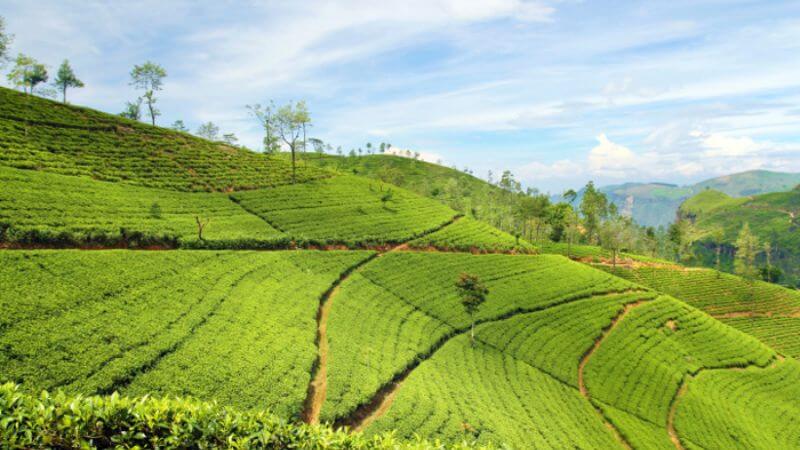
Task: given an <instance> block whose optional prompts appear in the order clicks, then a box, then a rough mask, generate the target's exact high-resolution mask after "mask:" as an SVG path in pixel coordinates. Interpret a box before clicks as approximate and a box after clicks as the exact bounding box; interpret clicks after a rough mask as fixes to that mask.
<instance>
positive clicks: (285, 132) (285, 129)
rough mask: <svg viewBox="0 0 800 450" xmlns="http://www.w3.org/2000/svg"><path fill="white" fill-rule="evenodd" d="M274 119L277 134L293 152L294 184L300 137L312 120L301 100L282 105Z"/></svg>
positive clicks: (294, 181)
mask: <svg viewBox="0 0 800 450" xmlns="http://www.w3.org/2000/svg"><path fill="white" fill-rule="evenodd" d="M272 120H273V125H274V127H275V132H276V134H277V135H278V137H279V138H280V139H281V140H282V141H283V142H284V144H286V146H287V147H289V151H290V152H292V184H294V183H296V182H297V155H296V152H297V147H298V145H299V138H300V135H301V133H304V130H305V127H306V125H307V124H308V123H310V120H311V119H310V116H309V114H308V110H307V109H306V104H305V102H303V101H299V102H297V103H295V104H292V103H291V102H289V103H287V104H285V105H283V106H281V107H280V108H278V110H277V111H276V112H275V116H274V117H273V119H272Z"/></svg>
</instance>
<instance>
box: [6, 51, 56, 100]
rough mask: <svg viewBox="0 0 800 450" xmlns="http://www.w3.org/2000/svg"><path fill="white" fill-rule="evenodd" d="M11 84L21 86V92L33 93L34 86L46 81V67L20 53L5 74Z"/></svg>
mask: <svg viewBox="0 0 800 450" xmlns="http://www.w3.org/2000/svg"><path fill="white" fill-rule="evenodd" d="M6 78H7V79H8V81H9V82H10V83H11V85H12V86H14V87H17V88H22V90H23V92H25V93H27V94H33V91H34V90H35V89H36V86H37V85H39V84H40V83H44V82H46V81H47V78H48V75H47V67H45V65H44V64H40V63H39V62H38V61H36V60H35V59H33V58H31V57H30V56H27V55H24V54H22V53H20V54H18V55H17V58H16V59H15V60H14V67H13V68H12V69H11V71H10V72H9V73H8V74H7V75H6Z"/></svg>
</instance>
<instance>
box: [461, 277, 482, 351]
mask: <svg viewBox="0 0 800 450" xmlns="http://www.w3.org/2000/svg"><path fill="white" fill-rule="evenodd" d="M456 290H457V291H458V295H459V297H461V305H462V306H463V307H464V311H466V312H467V314H469V318H470V321H471V322H472V324H471V325H470V332H469V340H470V342H471V343H472V345H473V346H475V313H476V312H478V309H479V308H480V306H481V305H482V304H483V302H485V301H486V296H487V295H489V288H487V287H486V286H485V285H484V284H483V282H481V280H480V278H478V277H477V276H476V275H470V274H468V273H462V274H461V275H459V277H458V281H456Z"/></svg>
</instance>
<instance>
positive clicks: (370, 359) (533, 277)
mask: <svg viewBox="0 0 800 450" xmlns="http://www.w3.org/2000/svg"><path fill="white" fill-rule="evenodd" d="M462 272H469V273H471V274H474V275H476V276H478V277H479V278H480V279H481V280H482V281H483V282H484V283H485V285H486V287H487V288H488V289H489V291H490V293H489V295H488V296H487V298H486V302H485V303H484V304H483V305H482V306H481V308H480V310H479V311H478V312H477V313H476V314H475V319H476V321H477V323H482V322H486V321H489V320H496V319H498V318H501V317H504V316H506V315H509V314H515V313H519V312H521V311H533V310H536V309H539V308H544V307H547V306H552V305H555V304H559V303H562V302H566V301H569V300H570V299H576V298H584V297H591V296H593V295H602V294H605V293H609V292H617V291H623V290H626V289H629V288H631V287H633V285H631V284H629V283H626V282H624V281H622V280H620V279H619V278H616V277H612V276H610V275H607V274H604V273H602V272H600V271H597V270H594V269H591V268H590V267H587V266H585V265H583V264H578V263H574V262H571V261H569V260H567V259H566V258H562V257H559V256H549V255H548V256H530V255H470V254H458V253H427V254H426V253H409V252H392V253H389V254H386V255H384V256H382V257H381V258H378V259H376V260H375V261H373V262H371V263H370V264H368V265H367V266H365V267H363V268H362V269H361V270H360V271H359V272H358V273H356V274H353V275H352V276H351V277H350V278H349V279H348V280H347V281H345V282H344V283H343V284H342V286H341V289H340V291H339V293H338V294H337V296H336V298H335V299H334V307H333V308H332V310H331V313H330V318H329V320H328V336H329V341H330V357H329V367H328V395H327V400H326V403H325V405H323V410H322V413H323V419H327V420H333V419H336V418H341V417H344V416H346V415H347V414H349V413H350V412H352V411H353V410H354V409H355V408H356V407H357V406H358V405H359V404H362V403H365V402H366V401H367V400H368V398H369V396H370V395H371V394H372V393H374V392H375V391H377V390H378V389H379V388H380V387H381V386H382V385H384V384H386V383H388V382H390V380H392V378H393V377H394V376H395V374H397V373H400V372H402V371H403V369H404V368H406V367H408V366H410V365H412V364H414V363H415V362H418V360H419V358H420V357H422V356H425V355H429V354H430V352H431V350H432V349H434V348H436V346H437V343H438V345H441V343H442V342H444V340H446V339H447V338H448V337H451V336H453V335H454V334H456V333H459V332H461V333H466V332H467V331H468V330H469V329H470V325H471V323H472V318H471V317H470V315H469V314H468V313H467V312H466V311H465V310H464V308H463V307H462V306H461V299H460V298H459V296H458V293H457V292H456V290H455V289H453V282H454V280H456V279H457V278H458V276H459V274H461V273H462ZM478 329H480V326H479V327H478Z"/></svg>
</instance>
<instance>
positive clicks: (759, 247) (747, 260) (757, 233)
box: [680, 189, 800, 286]
mask: <svg viewBox="0 0 800 450" xmlns="http://www.w3.org/2000/svg"><path fill="white" fill-rule="evenodd" d="M680 213H681V217H682V218H683V220H684V221H685V222H689V223H692V224H693V225H692V231H691V234H692V236H691V238H692V241H693V242H694V244H693V251H694V253H695V254H696V261H695V263H696V264H699V265H703V266H707V267H714V266H715V265H716V259H717V256H719V258H720V264H719V267H720V268H721V269H722V270H725V271H729V272H734V271H736V273H741V274H744V275H747V276H748V277H753V278H755V277H757V276H759V275H760V276H761V278H762V279H765V280H771V281H779V282H781V283H784V284H787V285H791V286H794V285H797V283H800V272H798V270H800V269H798V267H800V265H798V262H800V233H797V229H798V227H800V222H798V220H799V219H798V217H800V190H797V189H794V190H791V191H789V192H777V193H771V194H763V195H758V196H754V197H748V198H731V197H728V196H726V195H724V194H722V193H720V192H715V191H706V192H703V193H702V194H698V195H697V196H695V197H693V198H691V199H689V200H687V201H686V202H685V203H684V204H683V205H682V206H681V210H680ZM745 225H747V230H746V232H745V231H744V228H745ZM740 237H742V238H746V239H744V240H740V239H739V238H740ZM759 243H760V244H759ZM737 267H738V269H737ZM742 271H744V272H742ZM745 272H746V273H745Z"/></svg>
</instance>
